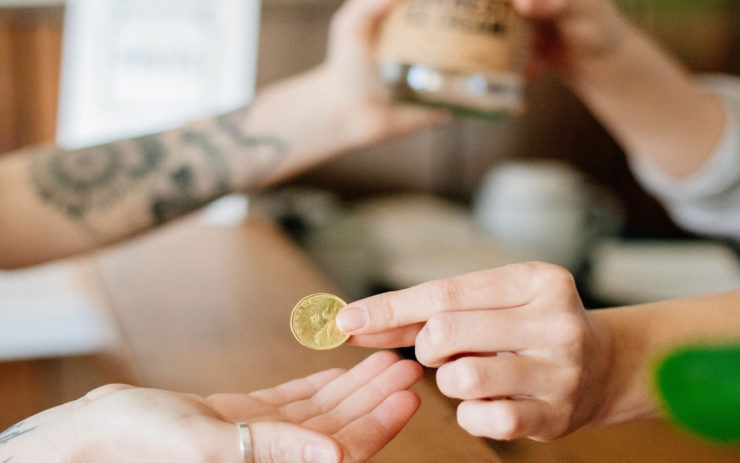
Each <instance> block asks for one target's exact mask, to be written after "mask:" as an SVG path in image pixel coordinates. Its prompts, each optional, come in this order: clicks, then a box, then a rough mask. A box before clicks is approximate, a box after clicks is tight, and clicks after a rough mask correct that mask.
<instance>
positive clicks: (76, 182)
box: [30, 108, 288, 230]
mask: <svg viewBox="0 0 740 463" xmlns="http://www.w3.org/2000/svg"><path fill="white" fill-rule="evenodd" d="M246 115H247V109H246V108H243V109H240V110H237V111H234V112H232V113H229V114H227V115H224V116H221V117H219V118H215V119H213V120H211V121H205V122H201V123H198V124H193V125H191V126H189V127H187V128H184V129H177V130H173V131H169V132H164V133H162V134H157V135H150V136H146V137H141V138H136V139H132V140H121V141H118V142H114V143H110V144H107V145H102V146H97V147H91V148H86V149H81V150H75V151H63V150H60V149H56V148H50V149H45V150H43V151H41V152H37V153H35V155H34V156H33V157H32V161H31V163H30V175H31V181H32V183H33V186H34V189H35V191H36V193H37V195H38V197H39V198H40V199H41V200H42V201H43V202H44V203H46V204H49V205H51V206H53V207H54V208H55V209H57V210H58V211H60V212H62V213H63V214H64V215H65V216H66V217H68V218H69V219H72V220H75V221H78V222H81V223H82V224H84V225H85V226H86V227H88V228H90V229H93V230H94V229H95V228H96V224H97V223H100V220H101V219H100V218H101V217H106V214H110V213H111V210H114V209H115V207H116V206H118V205H120V204H122V203H124V202H127V204H128V206H127V208H126V209H125V213H124V215H125V217H124V219H128V220H129V221H130V222H134V223H138V224H144V225H146V224H149V225H152V224H158V223H162V222H164V221H167V220H170V219H173V218H175V217H177V216H180V215H182V214H185V213H187V212H189V211H192V210H193V209H196V208H197V207H199V206H202V205H203V204H204V203H206V202H208V201H211V200H213V199H215V198H217V197H220V196H223V195H225V194H227V193H229V192H230V191H232V190H234V189H235V188H236V187H237V186H247V187H249V186H252V187H254V186H255V185H259V184H261V183H263V182H264V181H265V179H266V178H269V177H270V176H271V175H272V174H274V172H275V171H276V170H277V169H278V168H279V167H280V165H281V164H282V162H283V160H284V159H285V158H286V156H287V151H288V150H287V148H286V146H285V143H284V142H282V141H280V140H278V139H275V138H272V137H255V136H251V135H249V134H247V132H246V123H245V120H246ZM235 166H239V168H238V169H236V167H235ZM235 170H236V171H237V172H235ZM235 174H238V176H239V178H233V177H234V176H235ZM137 200H138V202H137ZM132 203H135V204H138V205H139V206H131V204H132ZM136 207H139V209H136ZM132 211H133V212H135V211H139V214H140V215H139V216H138V217H136V216H133V215H132ZM122 226H125V223H124V224H122ZM107 229H110V227H107Z"/></svg>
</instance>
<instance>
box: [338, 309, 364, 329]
mask: <svg viewBox="0 0 740 463" xmlns="http://www.w3.org/2000/svg"><path fill="white" fill-rule="evenodd" d="M365 325H367V312H366V311H365V309H363V308H362V307H351V308H349V309H344V310H342V311H341V312H339V315H337V326H338V327H339V329H340V330H342V331H344V332H345V333H350V332H352V331H357V330H359V329H361V328H363V327H364V326H365Z"/></svg>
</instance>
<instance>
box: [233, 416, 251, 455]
mask: <svg viewBox="0 0 740 463" xmlns="http://www.w3.org/2000/svg"><path fill="white" fill-rule="evenodd" d="M236 429H237V431H238V432H239V448H240V449H241V451H242V458H243V459H244V463H254V458H253V457H252V432H251V431H250V430H249V424H248V423H236Z"/></svg>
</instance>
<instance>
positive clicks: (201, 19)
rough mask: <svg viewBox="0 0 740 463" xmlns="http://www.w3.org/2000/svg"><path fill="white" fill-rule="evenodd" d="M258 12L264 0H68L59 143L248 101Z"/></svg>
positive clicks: (99, 138)
mask: <svg viewBox="0 0 740 463" xmlns="http://www.w3.org/2000/svg"><path fill="white" fill-rule="evenodd" d="M259 12H260V4H259V0H69V1H68V4H67V14H66V20H65V37H64V51H63V62H62V83H61V96H60V110H59V126H58V132H57V133H58V135H57V141H58V142H59V144H60V145H62V146H65V147H68V148H77V147H83V146H89V145H93V144H97V143H103V142H106V141H110V140H113V139H117V138H123V137H130V136H137V135H142V134H146V133H151V132H155V131H159V130H164V129H166V128H170V127H173V126H177V125H181V124H183V123H186V122H188V121H192V120H194V119H198V118H202V117H204V116H208V115H212V114H215V113H220V112H225V111H228V110H230V109H233V108H236V107H238V106H240V105H243V104H245V103H247V102H248V101H249V100H250V99H251V98H252V96H253V94H254V89H255V76H256V65H257V42H258V30H259Z"/></svg>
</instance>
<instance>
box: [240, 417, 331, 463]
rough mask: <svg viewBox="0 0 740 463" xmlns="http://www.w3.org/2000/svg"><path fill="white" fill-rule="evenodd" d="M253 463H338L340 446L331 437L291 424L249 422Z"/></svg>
mask: <svg viewBox="0 0 740 463" xmlns="http://www.w3.org/2000/svg"><path fill="white" fill-rule="evenodd" d="M249 428H250V431H251V434H252V452H253V455H254V463H340V462H341V461H342V448H341V446H340V445H339V444H338V443H337V442H336V441H335V440H334V439H332V438H331V437H329V436H326V435H324V434H321V433H319V432H317V431H314V430H311V429H308V428H304V427H302V426H298V425H295V424H291V423H280V422H272V421H263V422H256V423H251V424H250V425H249Z"/></svg>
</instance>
